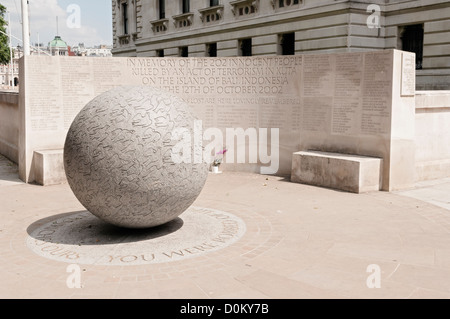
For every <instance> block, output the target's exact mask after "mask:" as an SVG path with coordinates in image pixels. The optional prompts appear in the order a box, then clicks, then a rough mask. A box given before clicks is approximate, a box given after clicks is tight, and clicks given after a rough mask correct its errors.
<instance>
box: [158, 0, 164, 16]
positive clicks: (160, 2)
mask: <svg viewBox="0 0 450 319" xmlns="http://www.w3.org/2000/svg"><path fill="white" fill-rule="evenodd" d="M158 5H159V6H158V7H159V8H158V9H159V10H158V11H159V19H165V18H166V1H165V0H158Z"/></svg>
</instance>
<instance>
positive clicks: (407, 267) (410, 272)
mask: <svg viewBox="0 0 450 319" xmlns="http://www.w3.org/2000/svg"><path fill="white" fill-rule="evenodd" d="M16 171H17V167H15V166H14V165H12V164H11V163H10V162H8V161H7V160H5V159H4V158H0V217H1V218H0V281H1V285H0V297H1V298H161V299H164V298H183V299H184V298H189V299H197V298H202V299H203V298H225V299H228V298H295V299H298V298H449V297H450V211H449V210H448V209H445V207H439V206H437V205H434V204H436V201H439V202H443V203H447V204H448V201H449V195H448V194H449V192H448V190H449V189H450V181H449V180H442V181H440V182H438V181H435V182H433V183H430V184H428V185H419V187H418V188H417V189H414V190H408V191H405V192H398V193H387V192H373V193H368V194H361V195H356V194H350V193H345V192H339V191H334V190H329V189H324V188H317V187H311V186H306V185H301V184H294V183H290V182H288V181H287V180H286V179H284V178H280V177H269V178H268V179H266V177H265V176H261V175H255V174H247V173H232V172H224V173H223V174H215V175H213V174H211V175H210V176H209V177H208V181H207V184H206V186H205V188H204V190H203V192H202V194H201V195H200V197H199V198H198V200H197V201H196V202H195V206H198V207H207V208H211V209H215V210H220V211H224V212H227V213H229V214H233V215H235V216H236V217H238V218H240V219H242V220H243V221H244V222H245V224H246V233H245V234H244V235H243V237H242V238H241V239H240V240H239V241H237V242H235V243H233V244H232V245H230V246H228V247H225V248H223V249H221V250H218V251H213V252H210V253H207V254H202V255H199V256H191V258H186V259H179V260H177V261H173V262H167V263H158V264H151V263H150V264H145V265H135V266H130V265H124V266H119V265H114V266H108V265H82V264H81V265H79V266H80V269H81V284H82V287H81V288H79V289H77V288H73V289H71V288H69V287H68V286H67V279H68V277H69V276H70V275H71V273H68V272H67V267H68V265H69V263H64V262H59V261H55V260H51V259H47V258H44V257H41V256H39V255H38V254H36V253H34V252H33V251H31V250H30V249H29V248H28V247H27V244H26V242H27V239H28V238H29V236H30V235H29V234H31V233H32V232H33V231H34V230H35V229H36V228H37V227H40V226H42V225H44V224H45V223H48V222H49V221H52V220H56V219H57V218H61V217H62V216H72V215H76V214H77V213H79V212H83V211H84V208H83V207H82V206H81V205H80V204H79V202H78V201H77V200H76V198H75V197H74V195H73V194H72V192H71V191H70V188H69V186H68V185H66V184H64V185H58V186H51V187H41V186H36V185H31V184H24V183H21V182H20V181H18V178H17V172H16ZM433 190H437V192H434V194H435V195H434V196H428V195H427V196H425V197H423V196H421V194H422V195H423V194H428V192H431V191H433ZM436 194H437V195H436ZM405 195H407V196H405ZM411 196H412V197H411ZM417 198H421V199H417ZM427 201H431V202H432V203H429V202H427ZM444 206H445V205H444ZM447 208H448V207H447ZM182 218H183V216H182V215H181V219H182ZM129 244H130V245H133V242H132V241H131V242H130V243H129ZM373 264H375V265H378V266H379V267H380V270H381V287H380V288H373V289H369V288H368V286H367V279H368V277H369V276H370V275H371V273H368V272H367V267H368V266H369V265H373Z"/></svg>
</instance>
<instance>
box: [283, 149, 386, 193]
mask: <svg viewBox="0 0 450 319" xmlns="http://www.w3.org/2000/svg"><path fill="white" fill-rule="evenodd" d="M382 166H383V160H382V159H381V158H376V157H367V156H360V155H349V154H340V153H329V152H320V151H301V152H296V153H294V154H293V156H292V171H291V181H292V182H295V183H302V184H308V185H314V186H321V187H328V188H332V189H338V190H343V191H347V192H352V193H364V192H370V191H379V190H380V189H381V176H382V175H381V172H382Z"/></svg>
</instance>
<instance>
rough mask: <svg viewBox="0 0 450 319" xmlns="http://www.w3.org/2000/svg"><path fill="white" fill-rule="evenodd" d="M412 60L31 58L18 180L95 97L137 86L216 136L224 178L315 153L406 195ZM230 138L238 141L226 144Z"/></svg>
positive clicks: (280, 169)
mask: <svg viewBox="0 0 450 319" xmlns="http://www.w3.org/2000/svg"><path fill="white" fill-rule="evenodd" d="M413 58H414V55H413V54H410V53H407V52H402V51H397V50H384V51H374V52H365V53H342V54H321V55H302V56H267V57H237V58H144V57H137V58H101V59H100V58H86V57H76V58H74V57H43V56H41V57H37V56H30V57H27V58H26V59H22V61H21V63H22V65H21V72H22V74H21V78H22V79H24V80H23V82H22V89H21V96H20V117H21V126H22V128H23V129H21V130H20V132H21V133H20V142H19V169H20V176H21V178H22V179H23V180H25V181H28V182H31V181H34V179H35V174H34V172H33V153H34V151H38V150H49V149H62V148H63V145H64V141H65V136H66V134H67V130H68V128H69V126H70V124H71V122H72V120H73V119H74V118H75V116H76V115H77V113H78V112H79V111H80V110H81V108H83V107H84V106H85V105H86V104H87V103H88V102H89V101H90V100H91V99H93V98H94V97H95V96H97V95H99V94H101V93H103V92H105V91H106V90H108V89H111V88H114V87H117V86H123V85H130V86H134V85H144V86H155V87H159V88H161V89H163V90H166V91H168V92H171V93H174V94H176V95H178V96H180V97H181V98H182V99H184V100H185V101H186V102H187V103H188V104H189V105H190V106H192V108H193V110H194V112H195V113H196V114H197V116H198V118H199V119H201V120H202V123H201V127H200V129H201V130H202V131H201V132H205V131H207V129H208V128H217V129H219V130H220V131H221V132H222V134H223V144H224V146H225V147H227V148H229V153H228V154H227V156H228V157H226V160H225V161H226V164H225V165H226V169H227V170H242V171H254V172H263V173H264V172H266V173H271V174H277V175H289V174H290V171H291V161H292V153H293V152H296V151H301V150H321V151H329V152H341V153H347V154H358V155H366V156H376V157H381V158H383V159H384V161H383V163H384V167H383V184H382V185H383V187H382V188H383V189H385V190H392V189H396V188H402V187H405V186H409V185H410V184H411V183H412V182H413V180H414V176H413V175H414V174H413V173H412V176H411V177H409V175H408V174H410V173H411V172H410V171H409V170H410V169H414V161H413V158H414V157H412V159H411V161H412V162H411V164H408V163H407V164H405V163H403V161H408V158H407V156H410V155H411V152H412V155H414V145H413V144H414V141H413V140H414V128H413V127H412V131H411V127H410V125H413V123H414V89H413V88H414V77H415V71H414V68H413V67H412V66H411V65H412V62H411V61H413ZM411 117H412V121H410V118H411ZM404 120H407V121H408V124H407V125H406V127H405V125H404V124H402V123H403V122H404ZM410 122H411V123H412V124H410ZM238 129H243V130H242V131H241V133H242V132H243V133H245V134H246V139H245V141H243V140H242V139H239V138H234V136H233V133H236V132H238V133H239V130H238ZM253 133H255V134H256V137H255V134H253ZM236 134H237V133H236ZM230 135H231V137H230ZM204 137H205V136H204ZM266 140H267V143H266V144H267V145H263V144H264V143H262V142H264V141H266ZM260 141H261V142H260ZM203 143H204V144H203V146H205V145H206V144H208V143H209V141H203ZM242 152H243V153H245V154H244V157H245V160H242V159H243V158H242ZM239 153H241V154H239ZM255 154H256V155H255ZM239 156H241V157H239ZM239 158H240V160H239ZM233 159H234V160H233ZM241 162H244V163H241ZM261 168H262V169H261ZM264 168H265V169H266V170H264ZM397 170H400V171H397Z"/></svg>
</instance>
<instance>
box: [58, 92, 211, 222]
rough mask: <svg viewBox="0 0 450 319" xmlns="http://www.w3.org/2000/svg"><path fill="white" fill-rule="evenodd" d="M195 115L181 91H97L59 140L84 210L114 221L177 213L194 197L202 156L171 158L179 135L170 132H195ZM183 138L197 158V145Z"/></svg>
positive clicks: (204, 168) (202, 177)
mask: <svg viewBox="0 0 450 319" xmlns="http://www.w3.org/2000/svg"><path fill="white" fill-rule="evenodd" d="M194 123H195V117H194V115H193V114H192V111H191V110H190V108H189V106H188V105H187V104H186V103H185V102H184V101H183V100H182V99H180V98H178V97H176V96H174V95H172V94H170V93H167V92H164V91H162V90H160V89H157V88H152V87H119V88H115V89H113V90H110V91H108V92H106V93H103V94H101V95H99V96H97V97H96V98H94V99H93V100H92V101H91V102H89V103H88V104H87V105H86V106H85V107H84V108H83V109H82V110H81V111H80V113H79V114H78V115H77V116H76V118H75V120H74V121H73V123H72V125H71V127H70V129H69V131H68V133H67V137H66V142H65V145H64V168H65V171H66V176H67V180H68V183H69V185H70V187H71V189H72V191H73V193H74V194H75V196H76V197H77V198H78V200H79V201H80V203H81V204H82V205H83V206H84V207H85V208H86V209H87V210H88V211H90V212H91V213H92V214H94V215H95V216H97V217H98V218H100V219H102V220H104V221H106V222H108V223H110V224H113V225H116V226H120V227H127V228H148V227H154V226H158V225H162V224H164V223H167V222H169V221H171V220H173V219H175V218H176V217H178V216H179V215H181V214H182V213H183V212H184V211H185V210H186V209H188V208H189V207H190V206H191V205H192V203H193V202H194V201H195V200H196V198H197V197H198V196H199V194H200V192H201V191H202V189H203V187H204V185H205V182H206V178H207V176H208V165H207V163H205V162H202V163H195V162H194V160H191V161H187V160H185V162H189V163H184V162H181V161H179V160H175V161H174V160H173V158H174V157H173V156H172V152H176V151H173V150H174V147H175V146H177V147H176V148H175V149H178V148H180V146H179V145H180V143H181V141H183V139H182V138H179V139H176V138H174V136H175V135H174V134H173V132H175V130H181V131H183V132H187V133H190V134H191V135H190V136H193V131H194ZM183 145H188V147H190V150H191V154H192V157H191V158H192V159H194V151H197V152H198V147H195V145H194V144H193V143H185V144H183ZM185 149H186V148H182V150H185ZM179 153H180V152H179ZM183 156H184V154H183ZM183 158H184V157H183ZM197 158H198V157H197ZM197 162H200V161H197Z"/></svg>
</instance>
